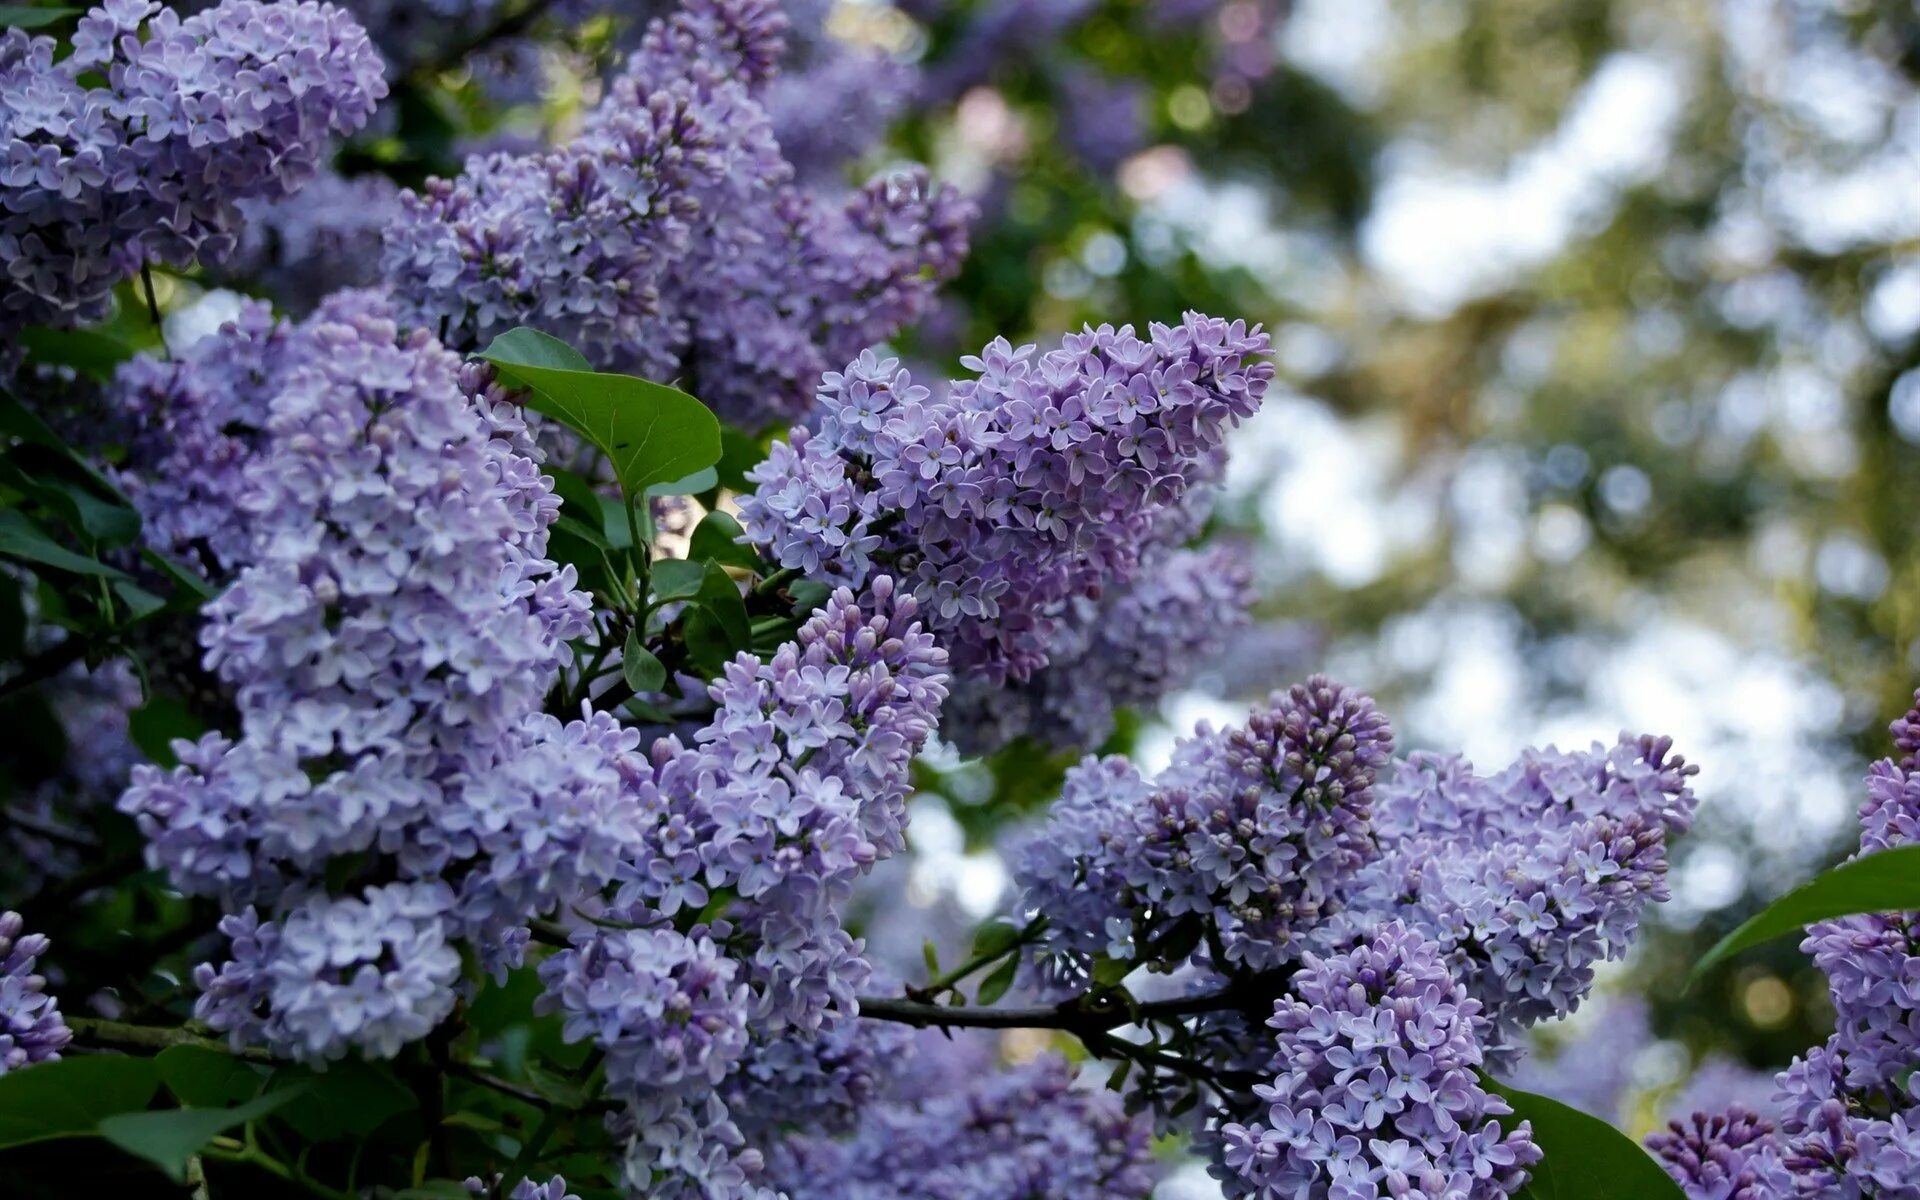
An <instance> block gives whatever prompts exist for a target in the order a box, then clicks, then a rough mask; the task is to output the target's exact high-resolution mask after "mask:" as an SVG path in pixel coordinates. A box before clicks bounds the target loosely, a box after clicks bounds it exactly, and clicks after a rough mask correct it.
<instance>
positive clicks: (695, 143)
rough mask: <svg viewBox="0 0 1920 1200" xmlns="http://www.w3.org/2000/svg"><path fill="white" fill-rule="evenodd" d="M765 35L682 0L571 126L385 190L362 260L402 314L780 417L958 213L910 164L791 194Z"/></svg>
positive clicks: (910, 274)
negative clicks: (377, 269) (532, 344)
mask: <svg viewBox="0 0 1920 1200" xmlns="http://www.w3.org/2000/svg"><path fill="white" fill-rule="evenodd" d="M784 30H785V20H784V18H783V17H782V16H781V14H780V13H779V11H778V10H777V9H776V8H774V7H772V6H771V5H770V4H769V3H767V2H766V0H687V2H686V3H685V4H684V5H683V6H682V7H681V8H680V9H679V10H678V11H677V12H676V13H675V14H674V15H672V16H671V17H669V18H666V19H664V20H660V21H656V22H655V23H654V24H653V25H652V26H651V27H650V28H649V30H648V33H647V35H646V37H645V39H644V40H643V42H642V44H641V46H640V47H639V49H638V50H636V52H635V53H634V55H633V56H632V57H631V58H630V59H629V61H628V62H627V64H626V66H625V67H624V68H623V69H622V71H621V72H620V73H619V74H618V75H617V76H616V77H615V78H614V80H613V81H612V83H611V84H610V86H609V89H608V94H607V97H606V99H605V100H604V101H603V102H602V103H601V104H600V106H599V107H598V108H597V109H595V110H594V112H593V113H591V114H590V115H589V118H588V121H587V127H586V129H585V130H584V131H583V132H582V133H581V135H580V136H579V137H577V138H576V139H574V140H573V141H571V142H569V143H567V144H566V145H563V146H560V147H558V148H556V149H554V150H551V151H548V152H545V153H542V154H534V155H525V156H514V155H505V154H496V155H491V156H487V157H484V158H475V159H473V160H471V161H470V162H469V163H468V165H467V170H466V172H465V173H464V174H462V175H461V176H460V177H459V178H457V179H453V180H433V181H430V182H429V183H428V185H427V186H426V188H425V189H424V190H423V191H422V192H421V193H419V194H417V195H416V194H412V193H409V194H407V195H406V196H404V197H403V198H402V209H403V212H402V216H401V219H400V220H399V222H398V223H397V224H395V225H394V226H393V227H392V228H391V229H390V230H389V232H388V236H387V244H386V252H385V258H384V262H383V268H384V274H385V275H386V277H387V278H388V279H390V280H391V281H392V283H393V286H394V288H395V292H396V294H397V295H398V296H399V297H401V298H402V300H403V302H404V303H405V304H406V306H407V308H408V311H410V312H411V313H412V314H413V315H414V317H415V319H417V320H419V321H420V322H422V323H423V324H426V325H428V326H429V327H432V328H436V329H439V330H441V332H442V335H443V336H444V337H446V338H447V339H448V340H450V341H452V342H453V343H455V344H461V345H466V344H478V343H481V342H484V341H485V340H486V339H487V338H489V337H491V336H492V335H493V334H495V333H497V332H499V331H501V330H504V329H507V328H510V327H512V326H514V325H521V324H525V325H532V326H535V327H537V328H540V329H542V330H544V331H546V332H548V333H551V334H553V335H554V336H556V337H560V338H562V339H563V340H565V341H567V342H569V343H570V344H572V345H574V346H576V347H577V348H579V349H580V350H581V351H582V352H583V353H584V354H586V355H587V356H588V357H589V358H591V359H593V360H594V362H595V365H596V366H599V367H601V368H603V369H617V370H627V371H633V372H636V373H638V374H641V375H645V376H647V377H649V378H654V379H660V380H674V381H678V382H680V383H681V384H683V385H684V386H686V387H687V388H688V389H689V390H690V391H692V392H693V393H694V394H695V395H697V396H699V397H700V398H701V399H702V400H704V401H705V402H706V403H707V404H708V405H710V406H711V407H713V408H714V409H715V410H716V411H718V412H720V413H721V415H723V416H725V417H727V418H728V419H729V420H731V421H734V422H735V423H737V424H741V425H744V426H747V427H749V428H758V427H760V426H763V425H766V424H768V423H769V422H772V421H776V420H781V419H792V418H793V417H796V416H798V415H799V414H800V413H801V411H803V409H804V408H805V406H806V403H807V399H808V396H809V393H810V391H811V389H812V388H813V386H814V384H815V382H816V381H817V379H818V378H819V375H820V373H821V372H822V371H824V370H826V369H827V368H828V367H829V366H831V365H833V364H835V363H838V362H844V361H845V360H846V359H847V358H848V357H850V356H852V355H854V354H857V353H858V352H859V351H860V350H861V349H863V348H864V347H866V346H868V345H870V344H872V343H874V342H877V341H880V340H882V339H883V338H886V337H888V336H890V335H892V334H893V333H894V332H896V331H897V330H898V329H900V328H901V327H902V326H904V325H906V324H908V323H910V322H911V321H912V320H914V319H915V318H917V316H918V315H919V313H920V312H921V310H922V309H923V308H924V307H925V306H926V304H927V302H928V300H929V298H930V297H931V294H932V290H933V288H934V287H935V286H937V284H938V282H939V281H940V280H942V279H945V278H948V277H950V276H951V275H952V274H953V273H954V271H956V270H957V269H958V266H959V261H960V258H961V257H962V256H963V255H964V253H965V249H966V234H965V230H966V224H967V222H968V220H969V219H970V215H971V210H970V209H969V207H968V206H967V205H966V204H965V202H964V201H962V200H961V199H960V198H959V196H958V194H957V193H955V192H953V191H952V190H951V189H948V188H935V187H934V186H933V185H932V184H931V183H929V182H928V181H927V179H926V177H925V176H924V175H922V174H918V173H911V172H909V173H904V174H899V175H893V176H889V177H884V178H881V179H876V180H875V181H873V182H872V183H870V184H868V185H867V186H866V187H865V188H863V189H861V190H858V191H856V192H854V193H852V194H851V195H849V196H847V197H845V198H844V199H832V198H829V197H827V196H825V195H823V194H819V193H816V192H813V191H810V190H808V189H804V188H801V187H799V186H797V185H796V184H795V182H794V179H793V169H792V167H791V165H790V164H789V162H788V160H787V159H786V158H784V157H783V156H782V154H781V151H780V147H779V145H778V143H777V142H776V140H775V136H774V133H773V128H772V125H771V124H770V122H769V119H768V114H767V111H766V109H765V107H764V106H763V102H762V100H763V89H764V88H765V86H766V85H767V83H768V81H769V80H770V79H771V78H773V76H774V73H775V64H776V63H777V61H778V60H779V57H780V55H781V53H782V49H783V44H784V43H783V34H784Z"/></svg>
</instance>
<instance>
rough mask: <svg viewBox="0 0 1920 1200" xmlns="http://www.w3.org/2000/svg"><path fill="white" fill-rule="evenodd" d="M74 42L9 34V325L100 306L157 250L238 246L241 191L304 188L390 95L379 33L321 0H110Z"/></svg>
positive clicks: (181, 258)
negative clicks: (373, 39) (191, 10)
mask: <svg viewBox="0 0 1920 1200" xmlns="http://www.w3.org/2000/svg"><path fill="white" fill-rule="evenodd" d="M143 28H144V33H143V32H142V31H143ZM56 50H57V44H56V42H55V41H54V39H52V38H50V37H32V36H29V35H28V34H26V33H24V32H22V31H20V30H17V29H9V30H7V31H6V32H5V33H4V34H3V35H0V259H3V260H4V261H5V262H6V274H5V279H4V282H0V328H4V329H13V328H17V327H19V326H21V325H27V324H33V323H53V324H71V323H74V322H78V321H89V320H94V319H97V318H99V317H100V316H102V315H103V314H104V313H105V311H106V308H107V303H108V300H109V299H110V297H111V294H112V290H113V287H114V285H115V284H117V283H118V282H120V281H121V280H123V279H126V278H128V277H129V276H131V275H132V274H133V273H134V272H136V271H138V270H139V269H140V268H141V267H142V266H143V265H144V264H147V263H150V262H161V263H166V264H169V265H172V266H180V267H184V266H187V265H188V264H190V263H191V262H193V261H194V260H195V259H196V258H203V259H206V260H210V261H217V260H218V259H220V258H222V257H223V256H224V255H225V254H226V253H227V252H228V251H229V250H231V249H232V247H233V244H234V237H235V231H236V229H237V226H238V224H239V211H238V207H237V206H238V204H239V203H240V202H241V201H243V200H250V199H272V198H276V197H280V196H284V195H287V194H288V193H290V192H292V191H294V190H295V189H297V188H299V187H300V186H301V185H302V184H304V183H305V182H306V181H307V180H308V179H310V178H311V177H312V176H313V174H314V173H315V171H316V170H317V169H318V167H319V165H320V163H321V161H322V156H323V154H324V151H325V150H326V147H327V145H328V143H329V141H330V140H331V139H332V138H334V137H338V136H344V135H347V134H352V133H354V132H356V131H358V130H359V129H361V128H362V127H363V126H365V125H366V123H367V121H368V119H369V118H370V117H371V116H372V114H373V109H374V105H375V104H376V103H377V102H378V101H379V100H380V99H381V98H382V97H383V96H385V95H386V84H385V82H384V80H383V79H382V75H381V65H380V61H379V57H378V56H377V55H376V54H375V52H374V50H373V48H372V46H371V45H370V44H369V43H368V41H367V36H366V33H365V32H364V31H363V30H362V29H361V28H360V26H359V25H357V24H355V23H354V22H353V20H352V19H351V18H350V17H348V16H347V15H346V13H344V12H343V11H341V10H340V9H338V8H335V7H333V6H331V5H325V4H317V3H312V2H302V3H276V4H267V3H260V2H259V0H225V2H224V3H222V4H220V5H219V6H217V7H214V8H210V9H207V10H206V11H203V12H200V13H196V14H195V15H193V16H191V17H187V18H186V19H184V20H182V19H181V18H180V17H179V16H178V15H177V14H176V13H174V11H173V10H171V9H166V8H162V7H161V6H160V5H159V4H157V3H154V2H153V0H107V2H106V3H105V4H103V5H102V6H100V7H97V8H94V9H92V10H90V11H89V12H88V13H87V14H86V16H84V17H82V18H81V19H80V21H79V23H78V25H77V26H76V28H75V31H74V35H73V52H72V53H71V54H69V55H68V56H67V57H66V58H64V59H62V60H61V61H59V62H55V52H56ZM96 80H97V81H98V82H95V81H96Z"/></svg>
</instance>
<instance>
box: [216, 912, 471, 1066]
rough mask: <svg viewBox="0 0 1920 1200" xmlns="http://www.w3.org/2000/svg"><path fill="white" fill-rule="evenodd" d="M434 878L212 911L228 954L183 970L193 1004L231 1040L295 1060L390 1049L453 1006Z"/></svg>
mask: <svg viewBox="0 0 1920 1200" xmlns="http://www.w3.org/2000/svg"><path fill="white" fill-rule="evenodd" d="M452 904H453V893H452V891H451V889H449V888H448V887H447V885H445V884H444V883H432V882H420V883H390V884H387V885H386V886H384V887H374V888H368V889H366V891H365V892H364V893H363V894H362V895H361V896H359V897H357V898H351V897H350V898H346V899H333V898H330V897H326V896H321V895H315V896H310V897H308V898H307V899H305V900H304V901H302V902H301V903H298V904H295V905H292V906H290V907H288V908H287V911H286V914H285V915H284V916H283V917H282V918H281V919H279V920H277V921H264V922H263V921H260V920H259V919H258V917H257V916H256V914H255V912H254V910H253V909H251V908H249V909H245V910H243V911H242V912H240V913H237V914H235V915H233V916H229V917H225V918H223V919H222V920H221V922H220V930H221V932H222V933H224V934H226V935H227V938H228V940H229V942H230V944H231V947H232V957H231V958H230V959H229V960H228V961H227V962H226V963H224V964H222V965H221V966H220V967H219V968H218V969H216V968H214V967H213V966H212V965H211V964H207V963H203V964H201V965H200V967H199V968H198V969H197V970H196V971H195V973H194V982H195V983H196V984H197V985H198V986H199V988H200V993H201V994H200V999H199V1002H198V1004H197V1006H196V1007H195V1010H194V1013H195V1015H196V1016H198V1017H199V1018H200V1019H201V1020H202V1021H205V1022H206V1023H207V1024H208V1025H209V1026H211V1027H212V1028H213V1029H215V1030H217V1031H219V1032H222V1033H225V1034H227V1035H228V1037H229V1039H230V1040H231V1041H232V1043H233V1045H234V1047H235V1048H236V1049H239V1048H241V1047H244V1046H248V1045H264V1046H266V1047H267V1048H268V1049H270V1050H272V1051H273V1052H274V1053H275V1054H279V1055H282V1056H284V1057H287V1058H292V1059H297V1060H300V1061H303V1062H326V1061H328V1060H329V1059H335V1058H340V1057H341V1056H343V1055H345V1054H346V1053H347V1052H348V1051H349V1050H358V1051H359V1052H360V1053H362V1054H365V1055H367V1056H369V1057H374V1058H391V1057H392V1056H393V1055H395V1054H397V1053H399V1051H400V1048H401V1047H402V1046H404V1045H406V1044H407V1043H408V1042H412V1041H416V1040H418V1039H419V1038H422V1037H425V1036H426V1035H427V1034H428V1033H429V1032H430V1031H432V1029H433V1027H434V1026H435V1025H438V1024H439V1023H440V1022H441V1021H442V1020H443V1019H444V1018H445V1017H446V1016H447V1014H448V1013H450V1012H452V1011H453V1004H454V984H455V983H456V982H457V981H458V979H459V977H460V955H459V952H458V951H456V950H455V949H454V947H453V946H452V945H451V944H450V943H449V940H448V939H449V936H450V932H451V930H450V926H449V923H448V921H447V920H446V918H447V916H448V913H449V910H450V909H451V907H452Z"/></svg>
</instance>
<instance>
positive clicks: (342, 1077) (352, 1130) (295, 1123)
mask: <svg viewBox="0 0 1920 1200" xmlns="http://www.w3.org/2000/svg"><path fill="white" fill-rule="evenodd" d="M268 1082H269V1084H270V1086H272V1087H273V1088H274V1089H275V1090H278V1089H280V1088H282V1087H294V1086H297V1085H299V1084H302V1083H304V1084H306V1085H307V1086H306V1087H305V1088H304V1089H302V1090H301V1091H300V1093H299V1095H297V1096H296V1097H294V1099H293V1101H292V1102H291V1103H290V1104H288V1105H287V1107H286V1108H285V1110H283V1111H282V1112H281V1113H280V1118H279V1119H280V1120H282V1121H285V1122H286V1123H287V1124H288V1125H291V1126H292V1127H293V1129H294V1131H295V1132H296V1133H298V1134H300V1135H301V1136H302V1137H305V1138H308V1139H310V1140H312V1141H316V1142H326V1141H349V1140H352V1139H355V1138H364V1137H366V1136H367V1135H368V1134H370V1133H372V1132H373V1131H374V1130H376V1129H378V1128H380V1126H382V1125H384V1124H385V1123H386V1122H387V1120H388V1118H390V1117H396V1116H398V1115H400V1114H401V1113H403V1112H408V1111H410V1110H412V1109H414V1108H417V1107H419V1104H420V1100H419V1097H417V1096H416V1095H415V1094H414V1092H413V1089H412V1088H409V1087H407V1086H406V1085H405V1084H403V1083H401V1082H400V1081H399V1080H398V1079H396V1078H395V1077H394V1074H393V1072H392V1070H390V1069H389V1068H387V1067H384V1066H376V1065H375V1064H373V1063H368V1062H363V1061H361V1060H360V1059H357V1058H349V1059H346V1060H345V1061H343V1062H337V1063H333V1064H331V1065H329V1066H328V1067H327V1069H326V1070H324V1071H311V1070H308V1069H307V1068H305V1067H282V1068H281V1069H279V1070H278V1071H275V1072H274V1073H273V1077H272V1079H270V1080H269V1081H268Z"/></svg>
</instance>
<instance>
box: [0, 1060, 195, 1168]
mask: <svg viewBox="0 0 1920 1200" xmlns="http://www.w3.org/2000/svg"><path fill="white" fill-rule="evenodd" d="M159 1089H160V1074H159V1072H158V1071H156V1070H155V1069H154V1066H153V1063H152V1062H151V1061H150V1060H148V1059H144V1058H121V1057H105V1056H103V1057H99V1058H63V1059H60V1060H59V1061H57V1062H50V1063H40V1064H39V1065H37V1066H32V1067H24V1068H22V1069H20V1070H17V1071H9V1072H7V1073H6V1074H5V1075H0V1149H4V1148H5V1147H8V1146H22V1145H25V1144H27V1143H29V1142H43V1141H46V1140H48V1139H50V1138H63V1137H85V1136H88V1135H90V1134H93V1133H95V1132H97V1131H98V1129H99V1127H100V1122H101V1120H102V1119H103V1118H105V1117H111V1116H113V1115H114V1114H116V1113H124V1112H138V1111H140V1110H141V1109H143V1108H145V1107H146V1106H147V1103H148V1102H149V1101H150V1100H152V1099H153V1094H154V1092H156V1091H158V1090H159Z"/></svg>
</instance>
